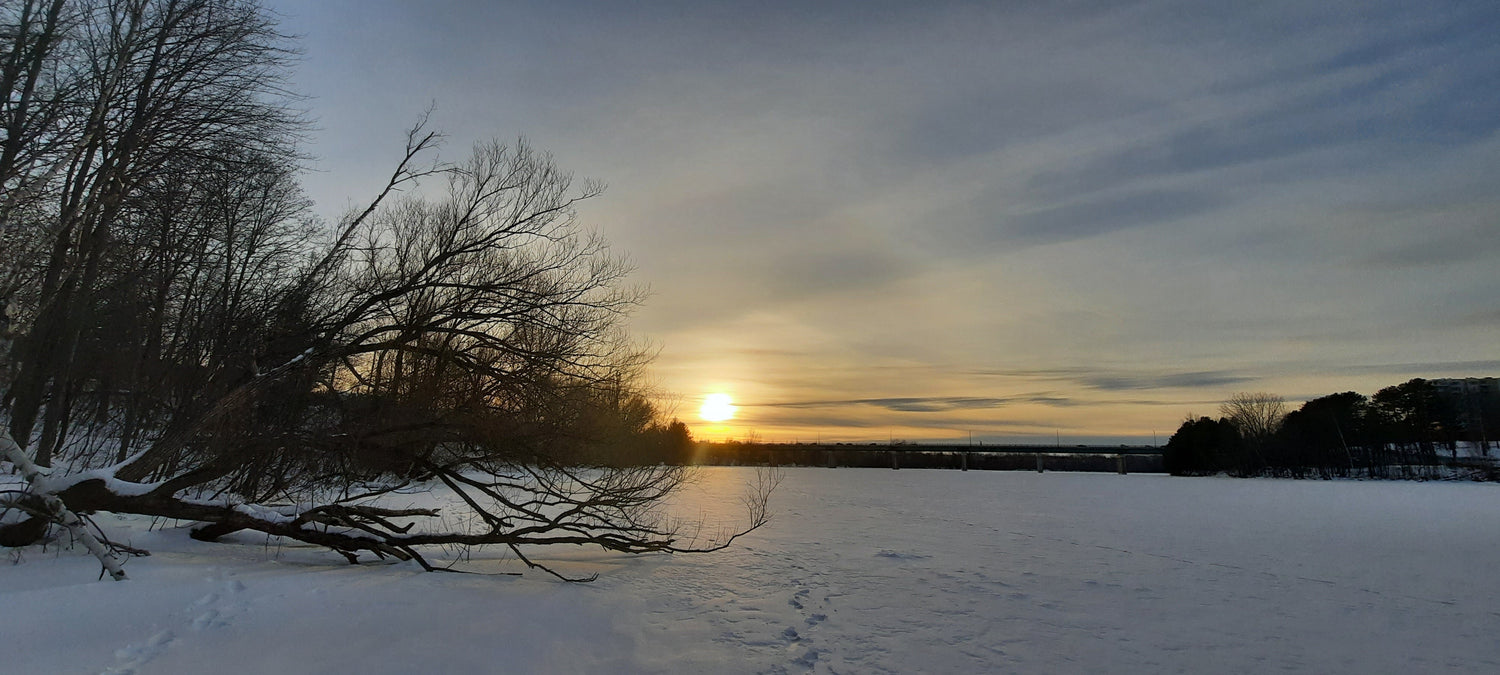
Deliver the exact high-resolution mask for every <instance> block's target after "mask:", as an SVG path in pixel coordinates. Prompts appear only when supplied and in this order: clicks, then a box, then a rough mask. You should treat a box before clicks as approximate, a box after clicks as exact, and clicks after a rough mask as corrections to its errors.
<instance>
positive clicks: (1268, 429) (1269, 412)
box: [1219, 392, 1287, 442]
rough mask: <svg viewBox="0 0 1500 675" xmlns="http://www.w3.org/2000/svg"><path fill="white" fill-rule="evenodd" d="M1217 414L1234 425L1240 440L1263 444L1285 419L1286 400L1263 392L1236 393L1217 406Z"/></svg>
mask: <svg viewBox="0 0 1500 675" xmlns="http://www.w3.org/2000/svg"><path fill="white" fill-rule="evenodd" d="M1219 414H1220V415H1223V416H1224V417H1225V418H1226V419H1228V420H1229V421H1230V422H1233V423H1234V426H1235V428H1236V429H1238V430H1239V432H1240V436H1241V437H1242V438H1245V439H1248V440H1251V441H1254V442H1264V441H1266V440H1267V439H1269V438H1271V436H1273V435H1275V433H1276V430H1277V429H1280V428H1281V422H1282V420H1284V419H1286V414H1287V408H1286V399H1283V398H1281V397H1280V396H1277V395H1276V394H1267V393H1265V392H1254V393H1251V392H1238V393H1236V394H1234V395H1232V396H1230V397H1229V400H1227V401H1225V402H1224V403H1222V404H1220V405H1219Z"/></svg>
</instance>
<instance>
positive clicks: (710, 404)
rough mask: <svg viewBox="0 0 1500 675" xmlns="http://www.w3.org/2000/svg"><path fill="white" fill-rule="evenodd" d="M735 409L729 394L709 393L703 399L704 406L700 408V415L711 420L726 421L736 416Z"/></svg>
mask: <svg viewBox="0 0 1500 675" xmlns="http://www.w3.org/2000/svg"><path fill="white" fill-rule="evenodd" d="M735 410H736V407H735V405H734V402H733V401H731V400H730V398H729V394H709V395H708V398H705V399H703V407H701V408H699V409H698V416H699V417H702V418H703V419H705V420H707V421H709V422H724V421H728V420H730V419H733V418H734V411H735Z"/></svg>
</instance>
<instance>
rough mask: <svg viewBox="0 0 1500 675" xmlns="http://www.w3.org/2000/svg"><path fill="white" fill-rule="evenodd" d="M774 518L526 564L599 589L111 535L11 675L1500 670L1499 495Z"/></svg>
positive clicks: (550, 554) (727, 505) (935, 499)
mask: <svg viewBox="0 0 1500 675" xmlns="http://www.w3.org/2000/svg"><path fill="white" fill-rule="evenodd" d="M700 476H701V480H700V481H699V482H697V483H696V484H695V485H694V486H693V492H692V493H691V494H685V495H683V496H682V497H681V498H680V499H678V500H677V502H676V503H675V504H674V509H676V511H677V512H678V513H680V514H682V515H685V516H691V517H703V518H706V519H707V520H708V521H709V522H717V521H720V520H723V519H726V518H733V517H734V516H735V515H736V512H737V510H738V509H739V508H740V505H739V495H740V491H741V486H742V485H743V484H744V483H745V482H747V481H749V480H751V479H752V478H753V474H751V470H750V469H744V468H730V467H716V468H704V469H702V470H701V474H700ZM773 508H774V511H775V513H776V519H775V520H774V521H773V522H772V523H771V524H770V525H768V526H766V527H765V528H763V529H762V530H760V531H758V532H755V533H752V534H751V535H749V536H747V537H745V538H744V539H743V540H741V541H742V543H741V544H738V545H736V546H735V547H733V548H730V549H728V550H726V551H722V552H719V553H714V554H708V555H690V556H689V555H678V556H667V555H653V556H626V555H620V554H610V553H603V552H597V551H593V550H588V549H580V548H568V549H555V548H554V549H537V550H531V551H527V554H528V556H532V557H534V558H536V559H538V560H539V561H544V562H547V563H548V564H552V565H555V566H556V567H557V568H558V569H559V570H560V571H563V572H564V573H568V574H575V575H581V574H589V573H593V572H598V573H599V574H600V578H599V580H598V581H596V582H594V583H592V584H567V583H563V582H559V581H556V580H554V579H553V578H551V577H549V576H547V575H546V574H543V573H540V572H534V571H526V573H525V575H524V576H519V577H517V576H495V575H477V574H475V575H469V574H442V573H426V572H422V571H420V570H419V569H418V568H416V567H415V566H414V565H411V564H406V563H404V564H394V565H387V564H370V565H362V566H358V567H354V566H349V565H347V564H343V559H342V558H341V557H340V556H338V555H337V554H334V553H330V552H326V551H322V550H319V549H317V548H315V547H308V546H303V545H300V544H297V545H288V544H286V543H285V542H280V541H277V540H267V539H266V538H265V537H257V536H250V535H247V534H239V535H233V536H231V537H229V538H228V540H229V543H220V544H207V543H202V542H196V541H192V540H190V539H189V538H188V537H187V532H186V529H185V526H186V524H182V526H178V525H176V524H171V523H156V527H154V528H153V527H151V526H152V523H151V522H150V521H148V520H142V519H135V518H123V517H117V516H111V515H108V514H100V515H99V516H97V518H98V520H99V522H100V524H101V525H103V526H104V527H105V528H106V530H107V531H109V532H110V533H111V534H113V535H116V536H118V537H120V538H122V539H128V540H129V542H130V543H131V544H133V545H136V546H141V547H145V548H148V549H150V550H152V551H153V553H154V555H152V556H151V557H149V558H138V559H134V560H132V561H131V562H130V563H129V564H128V565H127V569H128V571H129V573H130V575H131V580H130V581H127V582H119V583H116V582H111V581H108V580H104V581H96V579H97V576H98V563H97V562H96V561H95V560H93V559H92V558H89V557H86V556H85V555H82V554H81V553H80V552H75V551H71V550H58V549H57V547H55V546H53V547H49V548H48V549H46V550H45V551H44V550H41V549H38V548H30V549H26V550H24V551H22V552H20V555H19V556H16V555H14V554H12V555H11V558H10V560H11V561H16V564H10V563H9V562H4V563H0V608H4V609H3V611H0V635H3V636H4V641H5V644H6V645H7V648H6V650H5V652H4V654H3V655H0V672H5V673H12V672H14V673H54V672H80V673H84V672H88V673H106V672H107V673H126V672H133V673H140V674H142V675H146V674H149V673H195V672H213V673H215V674H216V675H234V674H237V673H264V672H295V673H343V672H365V673H407V672H516V673H553V672H607V673H617V672H625V673H630V672H643V673H650V672H719V673H763V672H769V673H781V672H788V673H799V672H817V673H851V672H853V673H879V672H896V673H908V672H1190V673H1198V672H1265V671H1273V670H1285V671H1293V672H1308V673H1326V672H1359V673H1408V672H1475V673H1479V672H1496V671H1497V670H1500V640H1496V639H1495V636H1496V635H1500V611H1497V609H1496V608H1500V486H1496V485H1492V484H1476V483H1446V482H1444V483H1437V482H1430V483H1410V482H1373V481H1369V482H1366V481H1333V482H1321V481H1282V480H1235V479H1228V478H1171V477H1166V476H1154V475H1153V476H1148V475H1131V476H1118V475H1111V474H1063V473H1048V474H1036V473H1029V472H1016V473H1002V472H977V471H971V472H958V471H914V470H903V471H891V470H888V469H887V470H879V469H816V468H802V469H786V470H784V480H783V482H782V485H781V487H780V489H779V490H778V492H777V494H776V496H775V502H774V504H773ZM465 568H466V569H471V570H476V571H483V572H522V571H525V568H524V566H522V565H521V564H520V563H519V562H518V561H516V560H515V559H514V558H513V557H509V556H505V555H502V552H501V551H498V550H495V551H487V552H485V553H482V554H476V555H475V557H474V559H473V560H472V561H469V562H468V563H467V564H466V566H465Z"/></svg>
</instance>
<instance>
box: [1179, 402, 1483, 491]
mask: <svg viewBox="0 0 1500 675" xmlns="http://www.w3.org/2000/svg"><path fill="white" fill-rule="evenodd" d="M1219 412H1220V416H1219V417H1218V418H1211V417H1207V416H1202V417H1194V416H1192V415H1189V416H1188V418H1187V420H1185V421H1184V422H1183V423H1182V426H1180V427H1179V428H1178V429H1177V432H1176V433H1174V434H1173V435H1172V438H1171V439H1170V440H1169V441H1168V442H1167V445H1166V447H1165V448H1164V450H1163V460H1164V462H1165V465H1166V469H1167V471H1168V472H1170V473H1172V474H1174V475H1212V474H1218V473H1227V474H1230V475H1233V476H1285V477H1292V478H1313V477H1316V478H1334V477H1367V478H1437V477H1445V476H1451V475H1468V476H1471V477H1475V478H1483V479H1495V478H1497V477H1500V476H1497V475H1496V473H1497V472H1496V469H1495V468H1494V467H1493V466H1492V465H1491V464H1490V463H1488V462H1484V461H1466V460H1469V459H1470V457H1469V456H1470V455H1472V454H1474V453H1465V456H1464V457H1461V456H1460V448H1461V447H1468V448H1473V450H1474V451H1475V453H1477V454H1478V455H1479V456H1480V457H1482V458H1488V457H1489V456H1490V453H1491V448H1492V444H1493V443H1494V439H1492V438H1491V437H1490V436H1489V434H1490V433H1491V431H1490V428H1489V427H1487V426H1486V425H1487V424H1493V423H1494V421H1495V420H1500V397H1496V396H1494V395H1488V396H1483V397H1473V396H1459V395H1452V394H1448V393H1445V392H1443V391H1442V390H1440V389H1439V388H1438V387H1437V386H1436V385H1435V384H1434V383H1433V382H1432V381H1429V380H1425V379H1421V378H1416V379H1412V380H1409V381H1407V382H1403V383H1401V384H1397V385H1392V386H1389V387H1385V388H1383V389H1381V390H1379V391H1378V392H1376V393H1375V394H1374V395H1373V396H1368V397H1367V396H1364V395H1363V394H1359V393H1357V392H1353V391H1347V392H1342V393H1337V394H1330V395H1328V396H1322V397H1319V398H1315V399H1312V400H1309V401H1307V402H1306V403H1304V404H1302V406H1301V407H1299V408H1298V409H1296V410H1291V411H1289V410H1288V409H1287V406H1286V403H1285V401H1284V400H1283V399H1282V398H1281V397H1279V396H1275V395H1272V394H1265V393H1240V394H1235V395H1234V396H1232V397H1231V398H1230V399H1229V400H1228V401H1226V402H1225V403H1224V404H1223V405H1221V406H1220V409H1219Z"/></svg>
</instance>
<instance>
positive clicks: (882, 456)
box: [695, 443, 1165, 473]
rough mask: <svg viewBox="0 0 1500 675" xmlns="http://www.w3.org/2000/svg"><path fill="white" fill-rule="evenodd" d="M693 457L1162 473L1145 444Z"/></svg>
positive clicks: (704, 449)
mask: <svg viewBox="0 0 1500 675" xmlns="http://www.w3.org/2000/svg"><path fill="white" fill-rule="evenodd" d="M695 459H696V462H695V463H697V464H701V465H710V466H826V467H880V468H884V467H889V468H892V469H902V468H909V469H958V470H962V471H968V470H970V469H974V470H982V471H1047V470H1051V471H1108V472H1116V473H1164V472H1165V469H1164V468H1163V466H1162V456H1161V448H1159V447H1153V446H1149V445H1117V446H1109V445H1073V446H1067V445H915V444H880V443H869V444H850V443H821V444H817V443H815V444H803V443H796V444H792V443H699V444H698V449H697V455H696V457H695Z"/></svg>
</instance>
